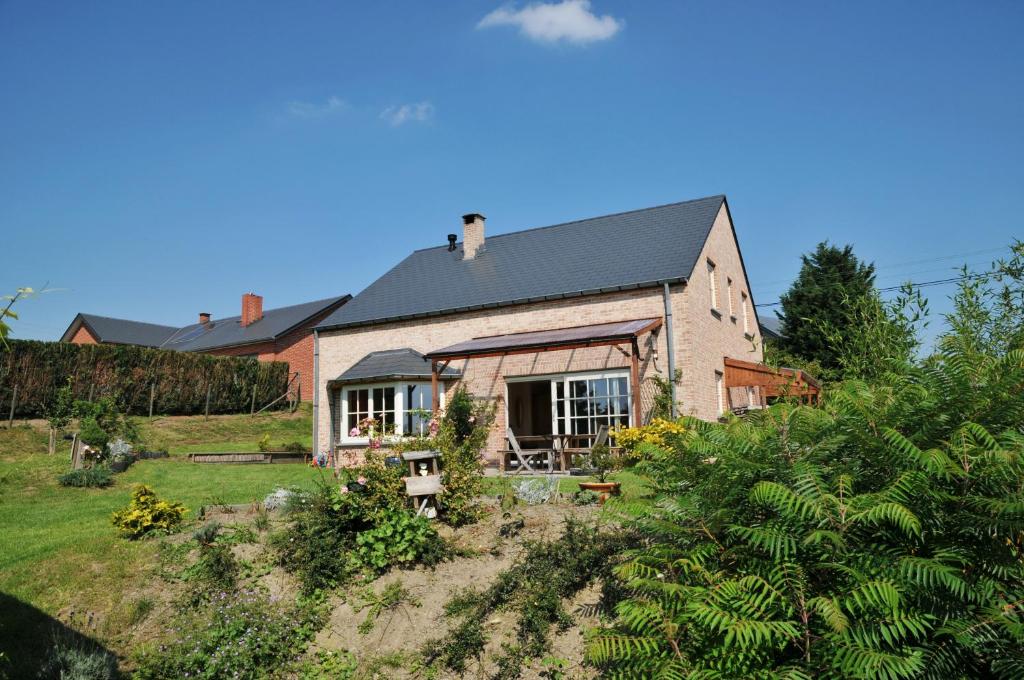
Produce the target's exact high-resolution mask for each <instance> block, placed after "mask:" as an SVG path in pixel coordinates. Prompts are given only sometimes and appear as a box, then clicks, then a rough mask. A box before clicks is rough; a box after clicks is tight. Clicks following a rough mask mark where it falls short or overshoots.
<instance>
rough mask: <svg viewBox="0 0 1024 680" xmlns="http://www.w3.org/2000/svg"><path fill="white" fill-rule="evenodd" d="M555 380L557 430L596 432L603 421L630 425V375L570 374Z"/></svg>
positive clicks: (617, 424) (607, 423) (559, 431)
mask: <svg viewBox="0 0 1024 680" xmlns="http://www.w3.org/2000/svg"><path fill="white" fill-rule="evenodd" d="M551 382H552V386H553V393H552V396H553V398H554V416H555V423H554V425H555V427H554V432H555V433H556V434H578V435H596V434H597V431H598V430H599V429H601V426H602V425H604V426H605V427H608V428H613V427H628V426H629V425H630V420H631V418H630V393H629V376H628V375H624V374H621V373H609V374H596V375H570V376H564V377H558V378H555V379H553V380H552V381H551Z"/></svg>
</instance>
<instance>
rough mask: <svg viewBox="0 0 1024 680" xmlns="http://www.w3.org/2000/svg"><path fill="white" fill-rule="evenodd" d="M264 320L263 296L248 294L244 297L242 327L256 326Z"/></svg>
mask: <svg viewBox="0 0 1024 680" xmlns="http://www.w3.org/2000/svg"><path fill="white" fill-rule="evenodd" d="M262 318H263V296H262V295H256V294H255V293H246V294H245V295H243V296H242V327H243V328H244V327H246V326H248V325H250V324H254V323H256V322H257V321H259V320H260V319H262Z"/></svg>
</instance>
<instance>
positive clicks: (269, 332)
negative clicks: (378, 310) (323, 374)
mask: <svg viewBox="0 0 1024 680" xmlns="http://www.w3.org/2000/svg"><path fill="white" fill-rule="evenodd" d="M350 299H352V296H351V295H342V296H339V297H332V298H327V299H326V300H316V301H313V302H306V303H303V304H299V305H291V306H289V307H278V308H277V309H268V310H266V311H264V309H263V297H262V296H260V295H256V294H254V293H246V294H245V295H243V296H242V310H241V311H242V313H241V314H240V315H239V316H232V317H228V318H225V319H213V318H212V317H211V316H210V314H209V313H207V312H200V313H199V320H198V322H197V323H194V324H191V325H188V326H185V327H183V328H179V327H175V326H160V325H157V324H151V323H142V322H139V321H129V320H127V319H112V318H110V317H105V316H97V315H95V314H78V315H77V316H75V318H74V320H73V321H72V322H71V325H70V326H68V329H67V330H66V331H64V335H63V336H62V337H61V341H62V342H71V343H75V344H79V345H87V344H97V343H103V344H111V345H139V346H142V347H154V348H158V349H170V350H176V351H180V352H205V353H207V354H220V355H227V356H251V357H255V358H257V359H259V360H260V361H284V362H287V363H288V367H289V370H290V372H291V374H292V384H293V385H296V386H298V387H299V389H297V392H298V394H299V396H300V397H301V398H302V399H304V400H306V401H308V400H310V399H312V395H313V388H312V385H313V327H314V326H316V325H317V324H318V323H320V322H322V321H323V320H324V319H325V318H326V317H327V316H328V315H330V314H331V313H333V312H335V311H337V310H338V309H339V308H341V306H342V305H344V304H345V303H346V302H348V301H349V300H350ZM295 374H298V378H296V375H295ZM303 384H305V388H304V389H303V388H301V386H302V385H303Z"/></svg>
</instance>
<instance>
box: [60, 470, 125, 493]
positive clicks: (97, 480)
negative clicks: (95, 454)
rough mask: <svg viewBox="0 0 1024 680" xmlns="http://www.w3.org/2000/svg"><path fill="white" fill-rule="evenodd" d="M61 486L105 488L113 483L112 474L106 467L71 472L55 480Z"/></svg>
mask: <svg viewBox="0 0 1024 680" xmlns="http://www.w3.org/2000/svg"><path fill="white" fill-rule="evenodd" d="M57 481H58V482H60V484H61V486H78V487H97V488H99V487H105V486H110V485H111V484H113V483H114V473H113V472H111V471H110V468H109V467H107V466H106V465H96V466H94V467H91V468H82V469H81V470H71V471H70V472H66V473H64V474H63V475H61V476H60V477H58V478H57Z"/></svg>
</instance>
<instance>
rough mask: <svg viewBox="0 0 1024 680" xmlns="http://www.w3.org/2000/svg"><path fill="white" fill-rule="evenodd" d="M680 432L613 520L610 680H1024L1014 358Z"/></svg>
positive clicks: (1020, 441) (592, 647) (1014, 354)
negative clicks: (651, 496)
mask: <svg viewBox="0 0 1024 680" xmlns="http://www.w3.org/2000/svg"><path fill="white" fill-rule="evenodd" d="M685 425H686V429H685V433H684V434H683V435H682V436H681V437H678V438H676V439H674V440H673V441H674V446H672V447H671V448H658V447H654V446H649V447H648V448H647V450H646V451H645V452H644V453H645V455H644V460H643V462H641V463H640V465H639V466H638V470H640V471H641V472H643V473H644V474H646V475H647V476H648V477H649V478H650V480H651V481H650V483H651V485H652V486H653V488H654V490H655V492H656V493H655V499H656V500H654V501H653V502H651V503H645V504H642V505H636V506H634V507H626V509H625V510H624V520H625V521H626V522H627V523H628V524H629V525H631V526H632V527H635V528H636V529H637V530H638V531H640V532H641V533H642V535H644V536H645V537H646V540H647V544H646V545H645V546H644V547H643V548H642V549H638V550H636V551H634V552H632V553H631V554H630V555H629V559H628V561H626V562H625V563H624V564H622V565H621V566H620V567H619V568H618V569H617V576H618V578H619V579H620V580H621V582H622V584H623V585H624V587H625V588H626V589H627V592H628V594H629V595H628V597H627V598H625V599H624V600H622V601H620V602H619V604H618V605H617V607H616V616H615V619H614V621H613V623H612V624H611V625H608V626H606V627H604V628H602V629H599V630H597V631H593V632H592V633H591V635H590V638H589V643H588V652H587V654H588V659H589V660H590V661H591V662H592V663H593V664H595V665H596V666H598V667H599V668H600V669H602V670H603V671H604V673H605V674H606V675H608V676H610V677H621V678H647V677H666V678H683V677H686V678H943V679H944V680H948V679H949V678H961V677H1005V678H1020V677H1024V464H1022V455H1024V351H1022V350H1020V349H1008V350H1007V351H1006V352H1004V353H1001V354H998V355H992V354H988V355H980V354H978V353H974V354H972V355H971V357H970V359H969V360H968V359H967V358H966V356H965V354H964V353H962V352H960V351H958V350H957V347H956V346H955V345H952V344H949V345H946V348H945V351H944V353H943V354H941V355H939V356H937V357H935V358H933V359H932V360H929V361H927V362H923V365H922V366H917V367H912V366H903V367H901V368H899V369H898V370H894V371H893V372H891V373H889V374H887V375H886V376H885V377H884V378H883V379H880V380H878V381H876V382H875V383H873V384H871V385H869V384H866V383H863V382H856V381H854V382H847V383H844V384H842V385H841V386H839V387H837V388H836V389H835V390H834V391H833V392H832V393H830V394H829V395H828V397H827V399H826V401H825V404H824V406H823V407H821V408H811V407H807V406H801V405H797V404H778V405H776V406H773V407H771V408H769V409H766V410H764V411H758V412H752V413H750V414H748V415H747V416H745V417H744V418H743V419H737V418H734V419H732V420H730V421H729V422H727V423H724V424H719V423H705V422H701V421H698V420H687V421H685Z"/></svg>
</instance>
